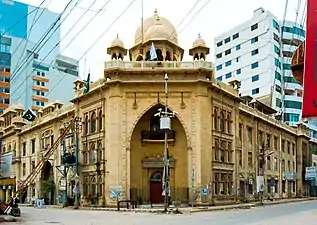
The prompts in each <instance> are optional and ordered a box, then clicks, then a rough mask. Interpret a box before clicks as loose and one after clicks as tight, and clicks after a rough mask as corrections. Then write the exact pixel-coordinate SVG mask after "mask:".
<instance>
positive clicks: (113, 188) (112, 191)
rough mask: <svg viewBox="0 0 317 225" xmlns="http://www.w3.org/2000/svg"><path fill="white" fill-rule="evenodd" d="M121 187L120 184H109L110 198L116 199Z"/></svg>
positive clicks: (121, 191) (120, 193) (121, 190)
mask: <svg viewBox="0 0 317 225" xmlns="http://www.w3.org/2000/svg"><path fill="white" fill-rule="evenodd" d="M122 193H123V188H122V186H110V187H109V195H110V199H111V200H117V199H118V198H119V197H121V196H122Z"/></svg>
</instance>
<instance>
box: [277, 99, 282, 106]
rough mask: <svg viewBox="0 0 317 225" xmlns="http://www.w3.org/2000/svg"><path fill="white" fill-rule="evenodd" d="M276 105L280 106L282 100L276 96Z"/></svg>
mask: <svg viewBox="0 0 317 225" xmlns="http://www.w3.org/2000/svg"><path fill="white" fill-rule="evenodd" d="M276 107H279V108H281V107H282V101H281V99H279V98H276Z"/></svg>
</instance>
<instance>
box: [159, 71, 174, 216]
mask: <svg viewBox="0 0 317 225" xmlns="http://www.w3.org/2000/svg"><path fill="white" fill-rule="evenodd" d="M164 81H165V110H164V111H162V109H159V112H158V113H156V114H155V116H160V129H161V130H164V131H165V133H164V171H163V180H162V183H163V184H162V186H163V193H162V195H164V211H165V212H166V211H167V208H168V205H169V197H170V177H169V175H170V171H169V166H170V165H169V158H170V157H169V152H168V132H169V131H170V130H171V118H172V117H174V116H175V115H176V114H177V112H174V111H173V112H172V113H170V112H168V88H167V84H168V76H167V74H165V76H164Z"/></svg>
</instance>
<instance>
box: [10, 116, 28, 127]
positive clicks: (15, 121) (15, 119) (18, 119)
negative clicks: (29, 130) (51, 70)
mask: <svg viewBox="0 0 317 225" xmlns="http://www.w3.org/2000/svg"><path fill="white" fill-rule="evenodd" d="M12 123H13V124H14V125H17V126H19V125H21V126H23V125H26V124H27V122H26V121H25V119H23V118H22V117H13V118H12Z"/></svg>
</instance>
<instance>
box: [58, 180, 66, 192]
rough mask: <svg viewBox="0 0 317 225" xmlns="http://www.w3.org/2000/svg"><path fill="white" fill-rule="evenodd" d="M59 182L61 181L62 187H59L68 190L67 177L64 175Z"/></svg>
mask: <svg viewBox="0 0 317 225" xmlns="http://www.w3.org/2000/svg"><path fill="white" fill-rule="evenodd" d="M59 182H60V187H59V189H60V190H61V191H66V184H67V182H66V178H65V177H62V178H61V179H60V181H59Z"/></svg>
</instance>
